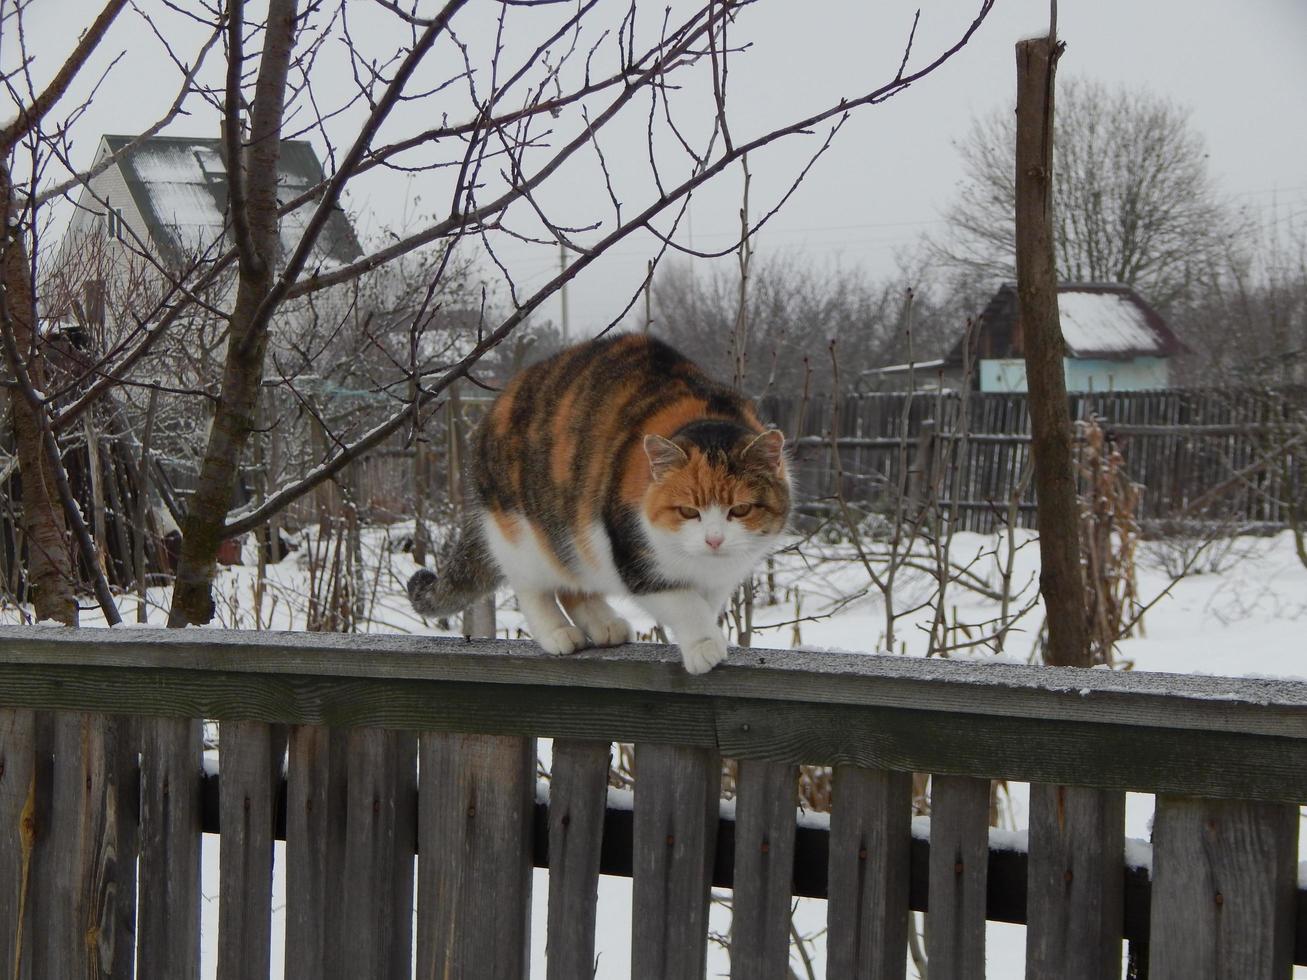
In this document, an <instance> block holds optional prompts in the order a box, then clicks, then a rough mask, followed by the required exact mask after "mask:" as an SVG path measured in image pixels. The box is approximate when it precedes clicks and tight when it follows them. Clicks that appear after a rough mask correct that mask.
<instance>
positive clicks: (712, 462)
mask: <svg viewBox="0 0 1307 980" xmlns="http://www.w3.org/2000/svg"><path fill="white" fill-rule="evenodd" d="M784 449H785V436H784V435H782V434H781V432H780V431H779V430H777V429H768V430H767V431H765V432H762V433H758V432H754V431H751V430H750V429H747V428H745V427H744V426H742V425H738V424H736V423H734V422H727V421H718V420H704V421H700V422H693V423H691V424H690V425H687V426H686V427H685V428H683V429H681V430H680V431H679V432H677V433H676V434H675V435H674V436H673V437H672V438H671V439H664V438H663V437H662V436H656V435H647V436H645V437H644V451H645V453H646V455H647V456H648V457H649V466H650V470H651V473H652V476H653V479H652V481H651V482H650V484H649V488H648V490H647V491H646V492H645V496H644V513H645V518H646V519H647V520H648V522H649V524H650V526H651V527H652V528H653V529H654V530H655V531H658V532H661V536H662V537H663V538H664V540H665V541H666V542H667V543H668V544H670V545H672V546H673V547H674V548H675V549H676V550H677V551H679V552H680V553H681V555H682V556H683V557H685V558H689V559H694V558H698V557H702V558H705V559H709V560H712V559H717V558H742V557H749V556H752V557H755V558H756V557H757V556H758V555H759V554H760V553H761V552H763V551H766V550H768V549H769V548H770V547H772V546H773V545H774V543H775V538H776V537H777V536H778V535H779V534H780V533H781V531H782V530H784V528H785V524H786V521H787V520H788V518H789V513H790V480H789V474H788V471H787V467H786V460H785V452H784Z"/></svg>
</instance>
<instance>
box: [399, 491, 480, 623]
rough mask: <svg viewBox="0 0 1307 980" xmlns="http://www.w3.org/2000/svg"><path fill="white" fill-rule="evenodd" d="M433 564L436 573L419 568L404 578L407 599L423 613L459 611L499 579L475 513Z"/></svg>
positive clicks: (437, 614)
mask: <svg viewBox="0 0 1307 980" xmlns="http://www.w3.org/2000/svg"><path fill="white" fill-rule="evenodd" d="M437 567H438V568H439V569H440V573H439V574H437V573H435V572H433V571H431V570H430V569H428V568H419V569H418V570H417V571H416V572H414V573H413V576H412V577H411V578H410V579H409V580H408V598H409V601H410V602H411V603H413V608H414V609H415V610H417V611H418V612H419V613H421V614H422V615H423V616H448V615H451V614H452V613H456V612H462V611H463V610H464V609H466V608H467V607H468V606H470V605H472V603H474V602H476V601H477V600H478V599H480V598H481V597H482V596H485V595H488V594H490V593H491V592H493V591H494V589H495V586H497V585H498V584H499V583H500V581H501V580H502V579H503V576H502V575H501V574H500V571H499V566H497V565H496V564H495V560H494V558H493V557H491V555H490V549H489V548H487V547H486V541H485V537H484V536H483V535H482V533H481V521H480V519H479V517H478V516H473V517H470V518H469V519H468V520H466V521H464V523H463V527H462V528H461V529H460V530H459V532H458V534H457V535H455V536H454V537H453V539H452V540H451V541H450V543H449V544H448V545H447V546H446V548H445V550H444V552H443V553H442V554H441V556H440V560H439V561H438V562H437Z"/></svg>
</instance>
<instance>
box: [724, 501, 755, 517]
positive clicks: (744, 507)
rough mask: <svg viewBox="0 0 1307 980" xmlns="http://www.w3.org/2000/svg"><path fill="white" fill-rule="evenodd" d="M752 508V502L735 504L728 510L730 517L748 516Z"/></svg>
mask: <svg viewBox="0 0 1307 980" xmlns="http://www.w3.org/2000/svg"><path fill="white" fill-rule="evenodd" d="M751 510H753V504H736V505H735V506H734V507H732V508H731V509H730V511H729V513H730V515H731V516H732V517H748V516H749V512H750V511H751Z"/></svg>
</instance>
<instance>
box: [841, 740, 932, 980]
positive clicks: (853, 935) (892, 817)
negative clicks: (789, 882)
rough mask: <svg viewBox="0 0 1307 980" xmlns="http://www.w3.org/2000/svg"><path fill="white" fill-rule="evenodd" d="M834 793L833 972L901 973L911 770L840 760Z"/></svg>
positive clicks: (870, 979)
mask: <svg viewBox="0 0 1307 980" xmlns="http://www.w3.org/2000/svg"><path fill="white" fill-rule="evenodd" d="M832 794H833V800H832V802H833V810H832V813H831V829H830V870H829V873H828V892H829V896H830V897H829V905H828V906H827V909H828V911H827V917H828V933H827V946H826V964H827V965H826V971H827V977H828V978H829V980H851V978H858V980H864V978H865V980H891V978H901V977H903V975H904V970H905V966H906V962H907V943H908V855H909V845H910V843H911V839H912V837H911V824H910V821H911V816H912V774H911V773H910V772H890V771H886V770H870V769H859V768H855V767H852V766H839V767H838V768H836V770H835V783H834V787H833V789H832Z"/></svg>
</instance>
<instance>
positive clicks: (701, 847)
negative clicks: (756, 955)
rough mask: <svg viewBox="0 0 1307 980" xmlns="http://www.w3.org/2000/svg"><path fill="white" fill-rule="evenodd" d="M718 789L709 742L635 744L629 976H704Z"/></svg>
mask: <svg viewBox="0 0 1307 980" xmlns="http://www.w3.org/2000/svg"><path fill="white" fill-rule="evenodd" d="M720 795H721V758H720V757H719V756H718V755H717V753H716V752H714V751H712V750H711V749H696V748H685V747H683V746H679V745H659V744H653V743H650V744H645V745H637V746H636V750H635V833H634V842H633V848H634V855H633V860H634V875H633V881H632V883H631V895H632V921H631V977H632V978H633V980H701V978H702V977H703V972H704V966H705V957H706V956H707V949H708V901H709V891H710V888H711V884H712V870H713V858H714V854H715V847H716V843H717V811H718V798H719V797H720Z"/></svg>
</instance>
